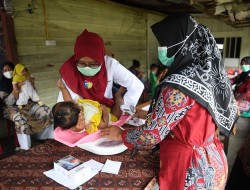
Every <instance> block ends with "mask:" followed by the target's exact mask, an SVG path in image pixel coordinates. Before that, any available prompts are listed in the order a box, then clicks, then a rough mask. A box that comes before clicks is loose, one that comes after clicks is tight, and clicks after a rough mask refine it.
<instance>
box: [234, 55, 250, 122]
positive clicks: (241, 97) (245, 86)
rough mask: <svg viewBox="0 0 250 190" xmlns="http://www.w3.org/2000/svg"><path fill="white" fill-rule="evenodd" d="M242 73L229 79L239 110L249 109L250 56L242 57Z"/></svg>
mask: <svg viewBox="0 0 250 190" xmlns="http://www.w3.org/2000/svg"><path fill="white" fill-rule="evenodd" d="M240 66H241V70H242V73H241V74H239V75H237V76H236V77H234V78H232V79H231V84H232V85H235V88H234V96H235V99H236V101H237V103H238V106H239V110H240V112H241V113H242V112H245V113H243V115H244V114H247V112H248V111H249V110H250V57H249V56H247V57H244V58H242V59H241V62H240ZM248 117H250V113H249V115H248Z"/></svg>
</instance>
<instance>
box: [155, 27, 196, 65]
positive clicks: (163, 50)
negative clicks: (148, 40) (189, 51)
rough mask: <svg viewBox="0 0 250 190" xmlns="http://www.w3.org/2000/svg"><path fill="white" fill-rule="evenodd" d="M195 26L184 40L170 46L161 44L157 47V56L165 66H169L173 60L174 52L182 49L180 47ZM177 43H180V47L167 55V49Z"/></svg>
mask: <svg viewBox="0 0 250 190" xmlns="http://www.w3.org/2000/svg"><path fill="white" fill-rule="evenodd" d="M196 28H197V26H195V28H194V30H193V31H192V32H191V33H190V34H189V35H188V36H187V37H186V39H185V40H183V41H181V42H179V43H177V44H174V45H172V46H170V47H167V46H163V47H158V58H159V60H160V61H161V63H162V64H163V65H165V66H171V65H172V63H173V62H174V58H175V56H176V54H177V53H178V52H179V51H180V50H181V49H182V47H183V46H184V45H185V42H186V41H187V39H188V38H189V37H190V36H191V35H192V34H193V32H194V31H195V29H196ZM179 44H182V45H181V47H180V48H179V49H178V50H177V51H176V53H175V54H174V55H173V56H171V57H168V54H167V53H168V49H169V48H172V47H174V46H177V45H179Z"/></svg>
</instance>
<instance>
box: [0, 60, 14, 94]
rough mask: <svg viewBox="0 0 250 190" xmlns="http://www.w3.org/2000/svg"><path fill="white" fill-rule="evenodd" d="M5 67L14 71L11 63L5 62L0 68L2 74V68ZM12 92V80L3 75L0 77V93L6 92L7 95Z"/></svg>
mask: <svg viewBox="0 0 250 190" xmlns="http://www.w3.org/2000/svg"><path fill="white" fill-rule="evenodd" d="M6 65H8V66H10V68H12V70H14V64H13V63H12V62H9V61H5V62H3V63H2V64H1V66H0V69H1V72H3V68H4V67H5V66H6ZM12 90H13V87H12V79H8V78H6V77H5V76H4V75H2V77H1V79H0V91H3V92H6V93H7V94H10V93H11V92H12Z"/></svg>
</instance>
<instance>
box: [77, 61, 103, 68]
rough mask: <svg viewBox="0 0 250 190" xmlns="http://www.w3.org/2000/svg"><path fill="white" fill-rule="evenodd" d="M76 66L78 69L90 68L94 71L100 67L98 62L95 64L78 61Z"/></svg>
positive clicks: (94, 62)
mask: <svg viewBox="0 0 250 190" xmlns="http://www.w3.org/2000/svg"><path fill="white" fill-rule="evenodd" d="M76 66H78V67H90V68H92V69H96V68H98V67H99V66H100V64H98V63H97V62H96V61H93V62H84V61H76Z"/></svg>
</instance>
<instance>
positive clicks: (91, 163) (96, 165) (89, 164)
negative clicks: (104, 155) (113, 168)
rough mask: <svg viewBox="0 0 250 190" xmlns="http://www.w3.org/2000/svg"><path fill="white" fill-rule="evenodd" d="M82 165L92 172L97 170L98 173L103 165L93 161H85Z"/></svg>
mask: <svg viewBox="0 0 250 190" xmlns="http://www.w3.org/2000/svg"><path fill="white" fill-rule="evenodd" d="M84 165H85V166H86V167H91V169H93V170H98V171H101V169H102V168H103V166H104V164H102V163H100V162H97V161H95V160H93V159H91V160H89V161H87V162H84Z"/></svg>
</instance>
